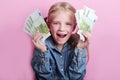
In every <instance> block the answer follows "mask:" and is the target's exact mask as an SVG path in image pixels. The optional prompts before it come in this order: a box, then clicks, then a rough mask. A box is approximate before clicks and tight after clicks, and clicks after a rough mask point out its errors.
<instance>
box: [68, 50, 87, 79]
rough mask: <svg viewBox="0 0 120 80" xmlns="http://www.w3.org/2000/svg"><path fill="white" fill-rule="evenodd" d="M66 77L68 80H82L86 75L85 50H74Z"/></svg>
mask: <svg viewBox="0 0 120 80" xmlns="http://www.w3.org/2000/svg"><path fill="white" fill-rule="evenodd" d="M74 52H75V53H74V56H73V58H72V62H71V64H70V66H69V70H68V75H69V78H70V80H84V76H85V73H86V49H85V48H84V49H81V50H80V49H78V48H75V51H74Z"/></svg>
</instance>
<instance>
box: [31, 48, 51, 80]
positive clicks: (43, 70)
mask: <svg viewBox="0 0 120 80" xmlns="http://www.w3.org/2000/svg"><path fill="white" fill-rule="evenodd" d="M49 60H50V52H49V50H47V51H45V52H41V51H39V50H38V49H36V48H35V49H34V56H33V58H32V62H31V64H32V68H33V70H34V71H35V74H36V77H37V78H38V79H50V77H51V72H52V69H51V66H50V61H49ZM50 80H51V79H50Z"/></svg>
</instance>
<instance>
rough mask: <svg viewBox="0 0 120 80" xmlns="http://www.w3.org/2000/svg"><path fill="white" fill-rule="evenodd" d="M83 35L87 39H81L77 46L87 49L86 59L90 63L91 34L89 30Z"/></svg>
mask: <svg viewBox="0 0 120 80" xmlns="http://www.w3.org/2000/svg"><path fill="white" fill-rule="evenodd" d="M83 35H84V37H85V38H86V39H85V41H82V40H80V41H79V42H78V44H77V47H78V48H79V49H82V48H86V49H87V55H86V61H87V63H88V61H89V44H90V37H91V34H90V33H89V32H83Z"/></svg>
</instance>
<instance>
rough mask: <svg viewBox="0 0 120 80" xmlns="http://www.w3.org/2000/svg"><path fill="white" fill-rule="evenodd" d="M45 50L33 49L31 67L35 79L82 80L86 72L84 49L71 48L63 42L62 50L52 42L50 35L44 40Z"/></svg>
mask: <svg viewBox="0 0 120 80" xmlns="http://www.w3.org/2000/svg"><path fill="white" fill-rule="evenodd" d="M45 43H46V46H47V48H48V50H47V51H45V52H41V51H39V50H38V49H36V48H35V49H34V56H33V58H32V67H33V70H34V71H35V75H36V78H37V80H84V76H85V73H86V49H85V48H84V49H81V50H80V49H78V48H77V47H76V48H75V49H74V50H73V49H71V47H70V45H69V44H67V43H66V44H65V45H64V48H63V49H62V51H59V49H58V48H57V47H56V45H55V44H54V42H53V40H52V37H49V38H48V39H47V40H46V41H45Z"/></svg>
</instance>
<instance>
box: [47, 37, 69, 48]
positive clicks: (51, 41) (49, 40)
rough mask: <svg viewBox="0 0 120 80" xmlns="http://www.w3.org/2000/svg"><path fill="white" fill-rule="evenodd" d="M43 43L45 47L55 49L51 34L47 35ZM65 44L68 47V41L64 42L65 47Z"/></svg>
mask: <svg viewBox="0 0 120 80" xmlns="http://www.w3.org/2000/svg"><path fill="white" fill-rule="evenodd" d="M45 43H46V45H47V47H50V48H52V49H57V47H56V45H55V42H54V40H53V38H52V36H49V37H48V38H47V39H46V41H45ZM66 46H67V47H68V46H69V44H68V43H65V45H64V47H66ZM69 47H70V46H69Z"/></svg>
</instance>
